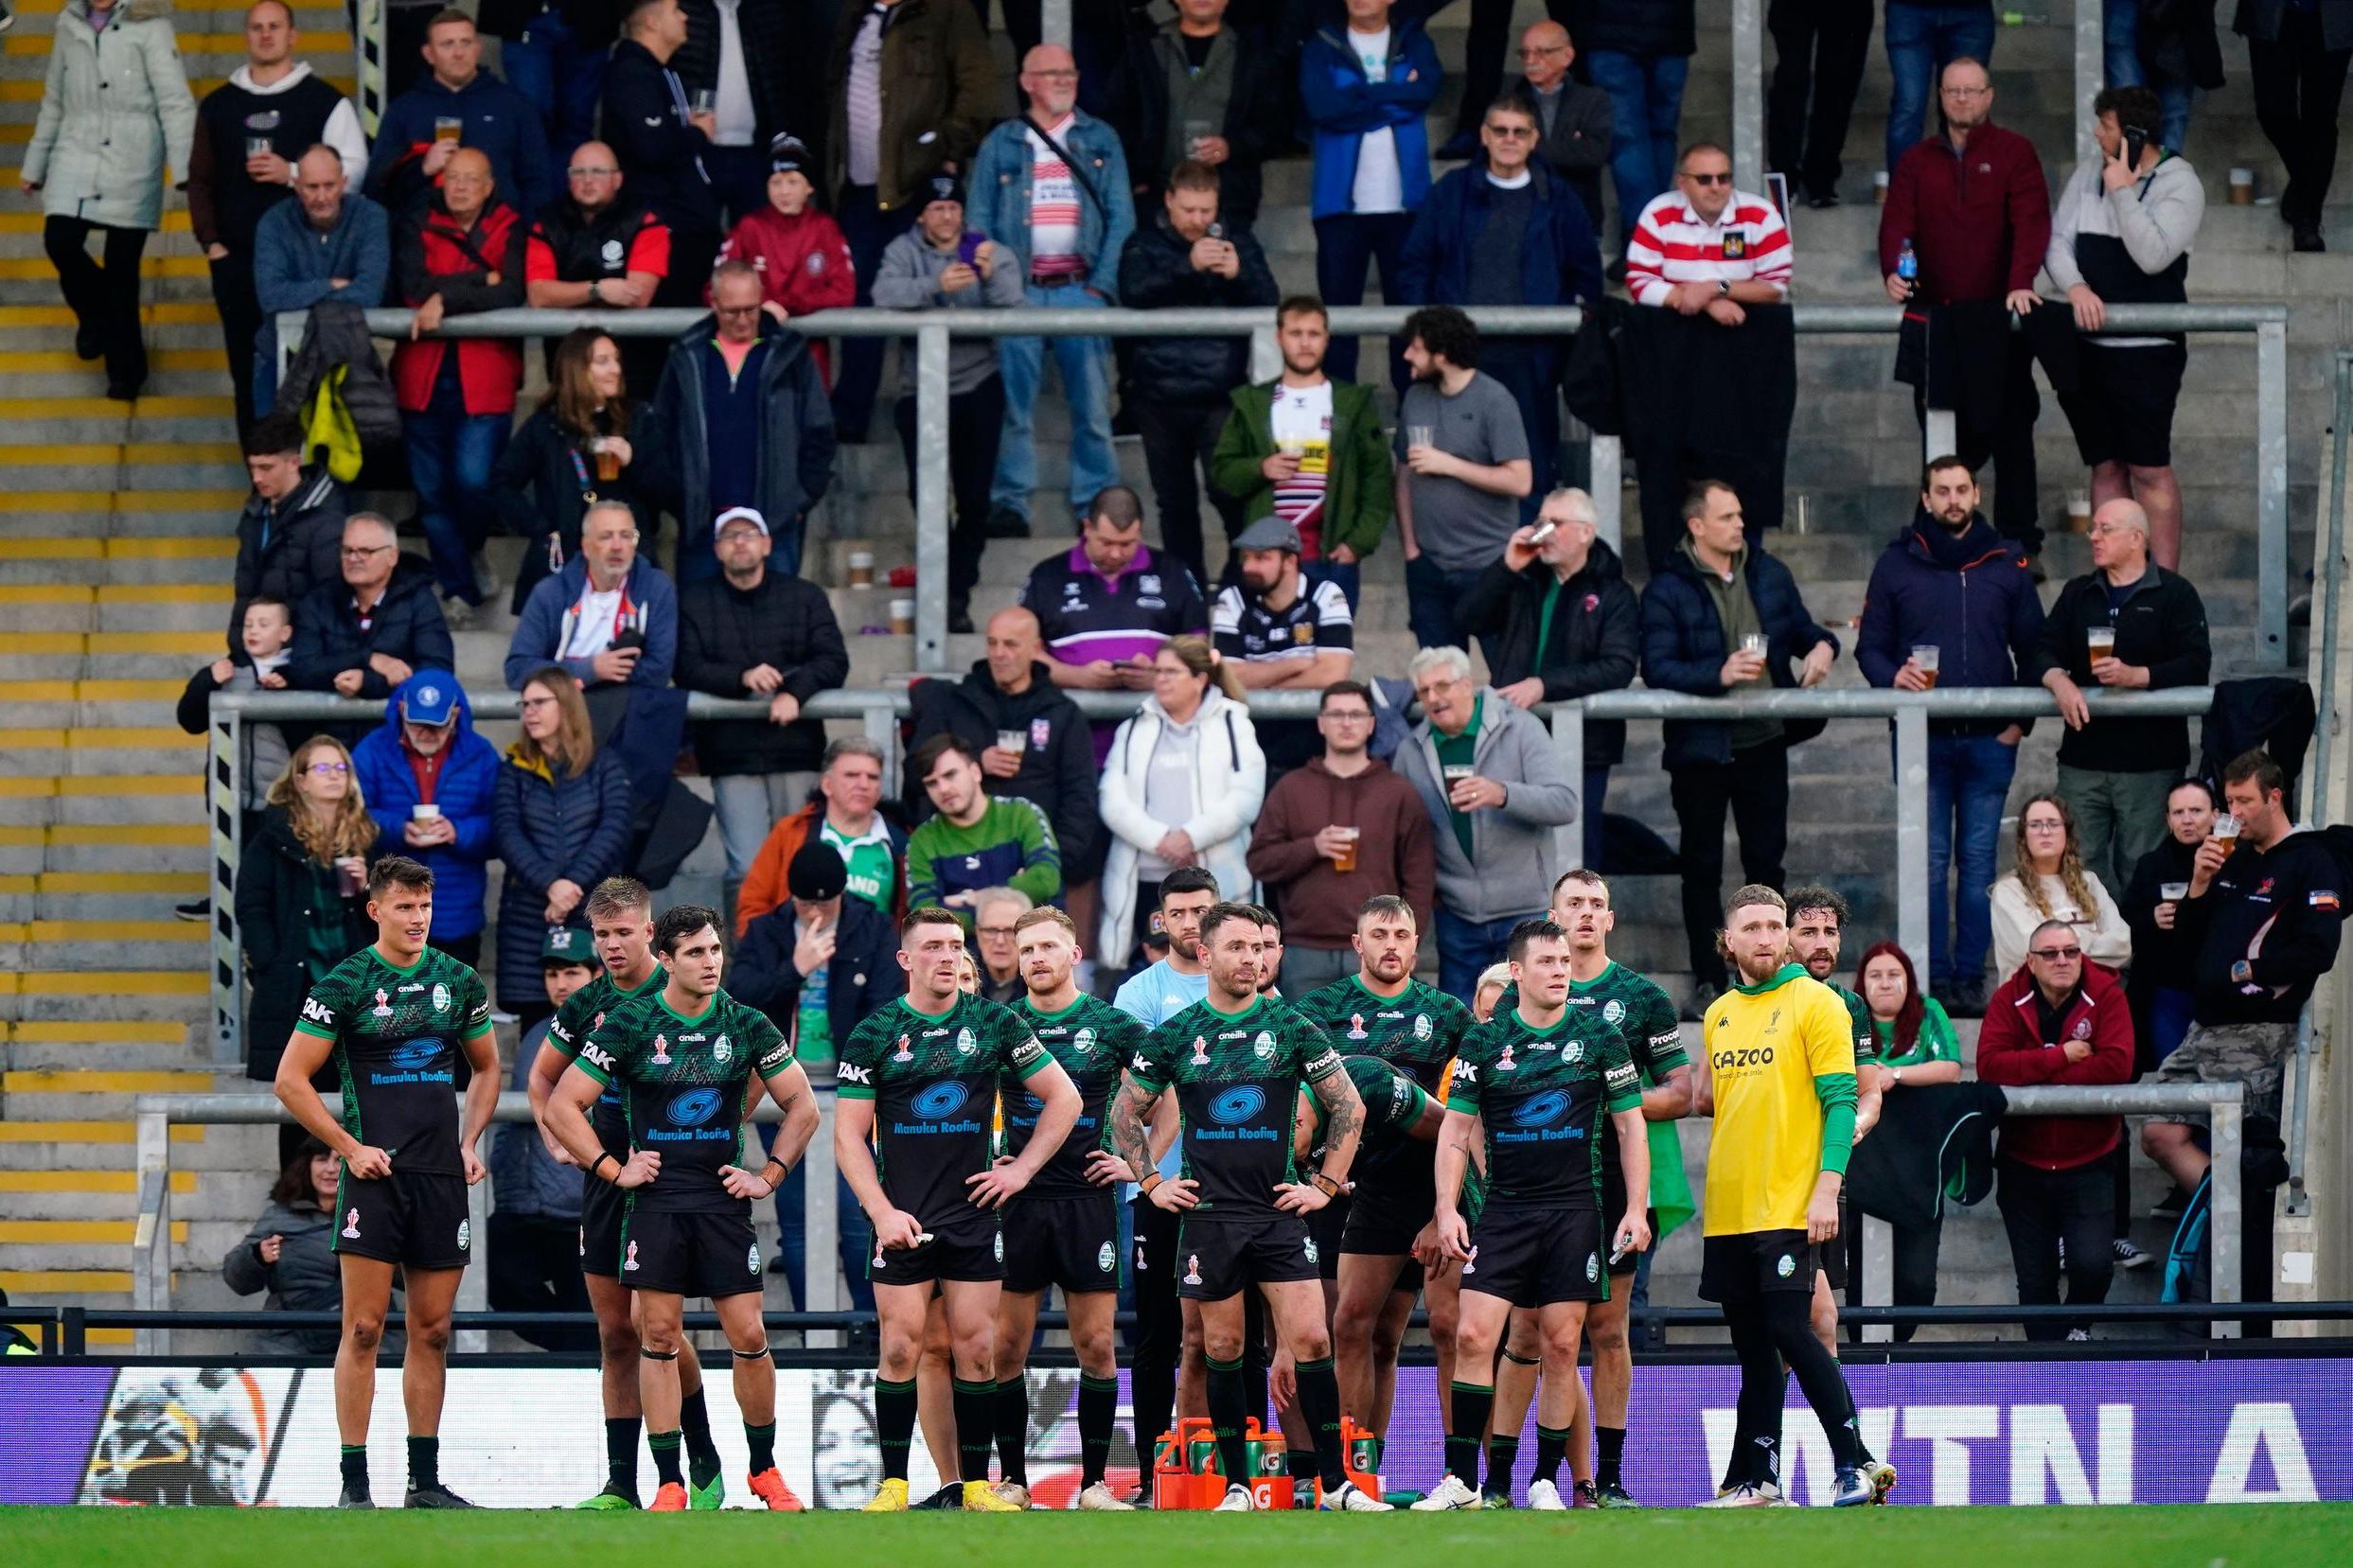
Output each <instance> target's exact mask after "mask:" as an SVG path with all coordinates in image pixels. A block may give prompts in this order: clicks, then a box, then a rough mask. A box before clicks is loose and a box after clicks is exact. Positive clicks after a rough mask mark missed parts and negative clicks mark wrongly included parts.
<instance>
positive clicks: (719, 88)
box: [671, 0, 832, 224]
mask: <svg viewBox="0 0 2353 1568" xmlns="http://www.w3.org/2000/svg"><path fill="white" fill-rule="evenodd" d="M679 4H680V7H681V9H683V10H684V11H685V12H686V43H685V44H684V45H683V46H682V47H681V48H680V50H679V52H678V54H677V56H676V57H675V58H674V59H673V60H672V61H671V64H672V66H673V67H674V68H675V69H676V70H677V71H678V74H679V78H680V79H681V80H682V81H683V82H684V83H685V84H686V90H687V92H688V93H690V94H692V95H694V97H696V98H702V97H704V95H708V99H707V101H708V102H709V103H710V104H711V120H712V130H711V145H710V146H709V147H707V148H705V149H704V150H703V153H702V163H703V167H704V168H705V169H707V170H708V171H709V172H710V175H711V185H712V188H713V189H714V190H716V191H717V192H718V197H719V204H720V206H721V207H723V208H724V209H725V210H726V213H727V220H728V222H730V223H731V224H732V223H740V222H742V221H743V220H744V219H746V218H748V217H750V216H751V215H752V213H755V212H757V211H759V210H760V208H761V207H762V206H763V205H764V204H765V203H766V202H767V200H768V174H769V167H768V151H769V149H770V147H771V146H772V145H773V144H774V142H775V140H776V138H777V137H778V136H780V135H786V134H789V133H790V128H791V127H793V126H795V125H797V124H801V123H802V122H804V121H807V122H809V123H807V124H806V125H805V129H806V130H807V131H808V132H809V133H810V134H811V135H817V134H821V133H822V132H823V129H824V126H823V109H822V108H818V107H816V106H820V105H823V102H824V98H823V86H822V84H821V83H820V82H819V81H817V80H816V79H815V77H816V72H815V71H814V70H802V69H798V68H796V63H795V62H793V61H792V59H791V57H792V56H793V55H794V54H795V53H796V52H797V51H798V50H799V48H800V47H801V45H802V44H803V42H804V35H803V30H802V27H803V21H804V15H805V12H804V10H803V9H802V8H799V7H795V6H790V5H787V4H786V3H785V0H750V3H749V4H746V3H745V0H679ZM819 14H820V15H821V16H822V17H823V21H821V22H820V23H819V26H818V29H817V31H818V32H822V31H823V28H824V27H825V26H829V25H830V23H831V20H832V12H831V8H823V9H821V10H820V12H819ZM809 63H810V64H812V65H814V63H815V62H809ZM804 105H808V106H811V109H812V110H813V112H808V111H805V109H804ZM796 139H797V138H796Z"/></svg>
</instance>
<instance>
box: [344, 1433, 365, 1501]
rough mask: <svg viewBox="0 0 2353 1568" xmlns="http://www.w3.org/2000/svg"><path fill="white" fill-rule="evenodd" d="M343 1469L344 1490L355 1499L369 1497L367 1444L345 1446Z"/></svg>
mask: <svg viewBox="0 0 2353 1568" xmlns="http://www.w3.org/2000/svg"><path fill="white" fill-rule="evenodd" d="M343 1468H344V1490H345V1491H347V1492H349V1493H350V1494H351V1495H352V1496H354V1497H366V1496H368V1495H369V1492H368V1489H367V1445H366V1444H365V1443H345V1444H344V1453H343Z"/></svg>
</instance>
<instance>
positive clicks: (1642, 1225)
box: [1610, 1208, 1651, 1258]
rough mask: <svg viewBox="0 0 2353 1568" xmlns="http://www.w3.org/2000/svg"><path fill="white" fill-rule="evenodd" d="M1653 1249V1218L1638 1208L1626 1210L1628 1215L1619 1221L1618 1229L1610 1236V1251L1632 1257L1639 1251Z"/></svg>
mask: <svg viewBox="0 0 2353 1568" xmlns="http://www.w3.org/2000/svg"><path fill="white" fill-rule="evenodd" d="M1650 1250H1651V1219H1650V1216H1649V1215H1647V1214H1645V1213H1643V1212H1642V1211H1641V1210H1640V1209H1638V1208H1630V1209H1628V1210H1626V1217H1625V1218H1624V1219H1622V1220H1620V1221H1619V1222H1618V1230H1617V1232H1616V1234H1614V1235H1613V1236H1611V1238H1610V1251H1611V1253H1612V1254H1614V1255H1615V1256H1617V1257H1619V1258H1631V1257H1633V1256H1634V1255H1635V1254H1636V1253H1637V1252H1648V1251H1650Z"/></svg>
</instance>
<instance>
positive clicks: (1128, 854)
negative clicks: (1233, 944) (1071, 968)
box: [1095, 636, 1266, 970]
mask: <svg viewBox="0 0 2353 1568" xmlns="http://www.w3.org/2000/svg"><path fill="white" fill-rule="evenodd" d="M1265 798H1266V759H1265V754H1264V753H1262V752H1261V751H1260V750H1259V747H1258V731H1257V730H1256V729H1255V728H1254V727H1253V726H1252V725H1251V723H1250V715H1249V710H1248V708H1247V706H1245V705H1244V702H1243V700H1242V687H1241V684H1240V682H1238V681H1236V680H1235V679H1234V678H1233V666H1232V665H1231V664H1230V663H1227V662H1222V661H1219V660H1218V659H1217V658H1216V656H1215V655H1214V654H1213V653H1212V650H1211V647H1210V644H1209V640H1208V639H1206V638H1202V637H1194V636H1185V637H1178V638H1174V639H1171V640H1170V641H1169V642H1168V643H1164V644H1162V645H1161V647H1160V650H1159V652H1158V653H1156V654H1154V655H1153V657H1152V695H1151V696H1147V697H1145V698H1144V700H1143V705H1142V706H1141V708H1139V709H1138V710H1137V711H1136V716H1135V717H1133V718H1131V719H1128V720H1126V721H1125V722H1123V724H1121V726H1120V727H1119V732H1118V733H1117V734H1116V735H1115V736H1113V738H1112V741H1111V755H1110V757H1109V759H1108V761H1107V762H1106V764H1105V766H1104V771H1103V795H1102V803H1103V825H1104V827H1105V828H1106V830H1108V832H1109V834H1110V836H1111V837H1110V839H1109V844H1110V849H1109V852H1108V854H1106V859H1105V863H1104V870H1103V922H1102V927H1101V941H1100V943H1099V944H1098V946H1097V948H1096V951H1095V962H1096V964H1097V966H1098V968H1103V967H1108V968H1111V969H1114V970H1124V969H1125V968H1126V967H1127V961H1128V958H1129V955H1131V954H1132V953H1134V952H1135V950H1136V944H1137V943H1138V942H1139V941H1141V939H1142V936H1143V933H1144V930H1145V929H1146V928H1147V927H1148V926H1149V925H1150V924H1151V921H1152V918H1153V913H1154V911H1155V910H1159V911H1161V912H1162V913H1165V912H1166V902H1167V901H1166V900H1165V899H1164V898H1163V897H1162V896H1161V891H1160V884H1161V883H1162V882H1163V881H1165V880H1167V879H1168V878H1170V877H1172V876H1174V875H1176V874H1177V872H1180V871H1203V872H1208V873H1209V875H1210V877H1211V878H1212V880H1213V881H1214V882H1215V884H1216V886H1217V887H1219V888H1230V889H1233V890H1235V891H1237V892H1239V891H1241V890H1246V889H1247V888H1248V887H1249V886H1250V872H1249V866H1248V854H1249V843H1250V825H1251V824H1252V823H1253V822H1255V821H1257V819H1258V810H1259V806H1260V804H1261V802H1264V801H1265ZM1173 940H1174V939H1173V938H1172V941H1173Z"/></svg>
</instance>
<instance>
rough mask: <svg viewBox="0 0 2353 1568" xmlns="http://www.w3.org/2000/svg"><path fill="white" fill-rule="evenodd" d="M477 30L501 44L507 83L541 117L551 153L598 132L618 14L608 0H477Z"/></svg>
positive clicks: (502, 66) (500, 62)
mask: <svg viewBox="0 0 2353 1568" xmlns="http://www.w3.org/2000/svg"><path fill="white" fill-rule="evenodd" d="M480 15H481V19H482V30H483V31H484V32H487V33H488V34H489V35H490V36H491V37H493V38H495V39H497V40H499V65H500V67H501V68H502V69H504V71H505V72H506V79H507V82H508V83H509V84H510V85H511V86H513V88H514V89H515V91H516V92H518V93H521V94H522V96H523V97H526V98H529V99H530V100H531V101H532V103H534V104H535V105H537V106H538V108H539V111H540V129H541V130H542V131H544V132H546V133H547V145H548V146H550V147H577V146H578V145H579V144H580V143H582V142H584V141H586V140H588V138H589V137H590V136H591V135H592V134H593V133H594V132H595V129H596V100H597V98H598V97H601V96H602V94H603V92H604V87H605V63H606V57H607V56H608V55H610V53H611V52H612V45H613V39H614V37H615V36H616V32H615V28H616V26H617V25H618V24H619V22H620V20H621V18H620V14H619V8H617V7H615V6H613V5H611V4H610V3H609V0H483V4H482V7H481V10H480Z"/></svg>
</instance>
